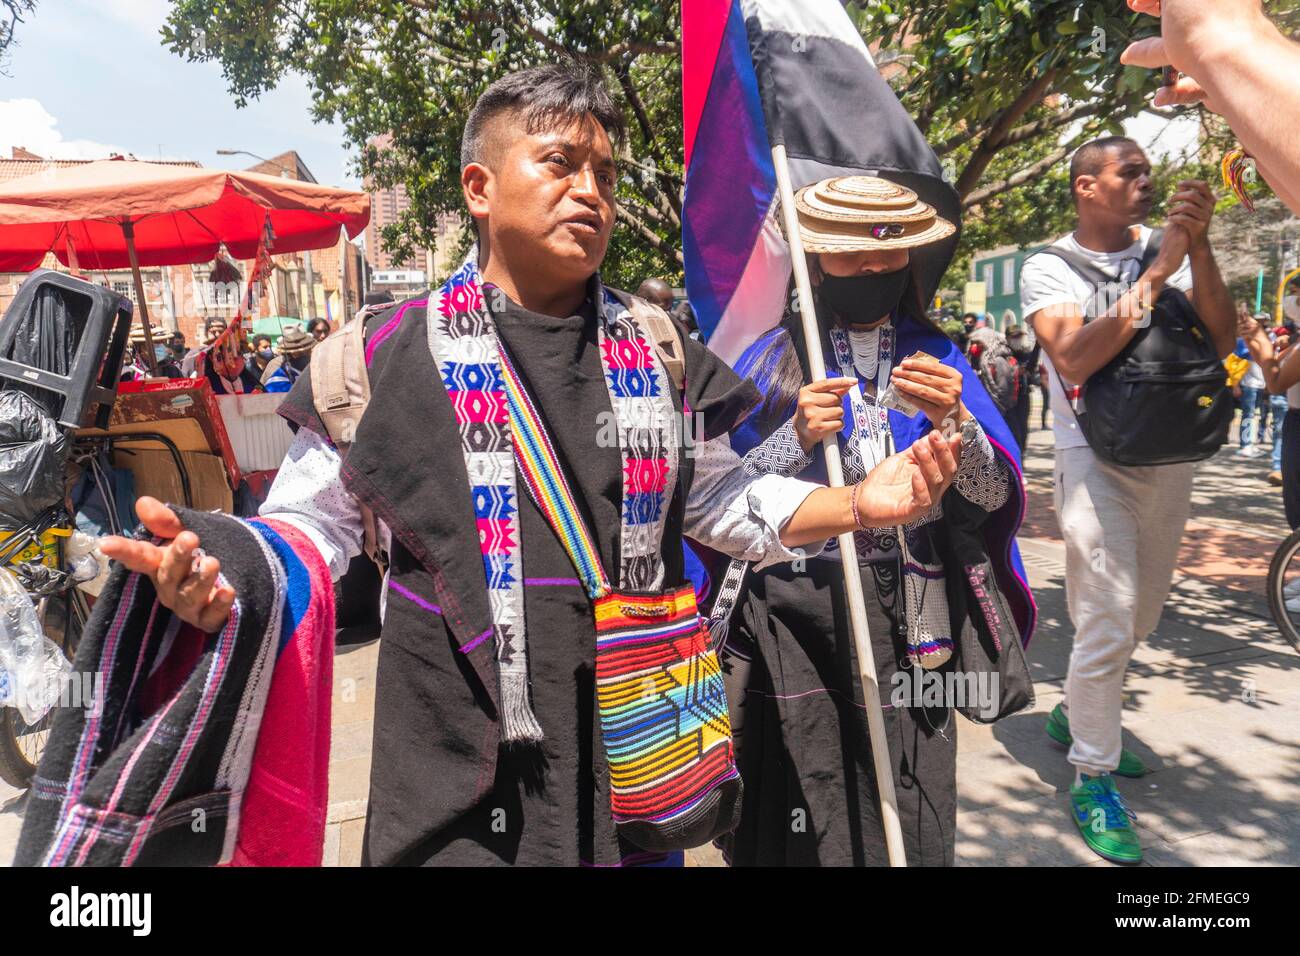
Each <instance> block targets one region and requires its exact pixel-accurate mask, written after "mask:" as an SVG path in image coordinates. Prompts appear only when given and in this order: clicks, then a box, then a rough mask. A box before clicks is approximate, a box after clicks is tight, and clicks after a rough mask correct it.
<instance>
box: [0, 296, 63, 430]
mask: <svg viewBox="0 0 1300 956" xmlns="http://www.w3.org/2000/svg"><path fill="white" fill-rule="evenodd" d="M6 319H7V320H9V321H12V322H17V323H19V324H18V328H17V330H16V334H15V335H14V339H13V343H12V344H11V345H10V348H9V354H8V355H5V356H4V357H5V358H7V359H9V360H10V361H13V362H18V363H20V364H22V365H28V366H30V367H32V368H39V369H42V370H44V371H46V372H54V373H55V374H57V375H67V374H69V371H70V370H71V368H72V360H73V357H74V355H75V353H76V349H77V323H76V320H75V319H74V318H73V316H72V313H71V312H70V311H69V309H68V303H67V301H66V300H65V299H64V297H63V295H62V293H61V292H60V290H59V289H56V288H47V289H39V290H38V291H37V292H36V298H35V299H34V300H33V302H32V305H31V308H30V309H29V311H28V312H27V314H25V315H6ZM9 388H12V389H15V390H17V391H21V392H26V393H27V394H28V395H31V396H32V397H33V398H35V399H36V401H37V402H38V403H39V404H40V406H41V407H42V408H43V409H45V411H47V412H48V413H49V414H51V415H58V414H59V412H60V411H61V410H62V407H63V396H61V395H59V394H57V393H55V392H51V391H49V390H48V389H44V388H40V387H38V386H35V385H23V384H21V383H13V384H11V385H10V386H9Z"/></svg>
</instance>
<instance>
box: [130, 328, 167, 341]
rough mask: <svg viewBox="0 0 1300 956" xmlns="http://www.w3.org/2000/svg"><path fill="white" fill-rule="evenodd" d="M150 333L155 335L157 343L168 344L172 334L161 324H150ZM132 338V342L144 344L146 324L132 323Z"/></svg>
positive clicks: (154, 338)
mask: <svg viewBox="0 0 1300 956" xmlns="http://www.w3.org/2000/svg"><path fill="white" fill-rule="evenodd" d="M149 334H150V335H151V336H152V337H153V341H154V344H155V345H166V344H167V343H168V342H169V341H171V335H170V334H169V333H168V332H166V331H165V330H164V329H163V327H162V326H161V325H151V326H149ZM130 338H131V342H132V344H135V345H143V344H144V326H142V325H132V326H131V336H130Z"/></svg>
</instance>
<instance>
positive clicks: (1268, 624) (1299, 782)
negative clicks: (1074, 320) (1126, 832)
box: [957, 430, 1300, 866]
mask: <svg viewBox="0 0 1300 956" xmlns="http://www.w3.org/2000/svg"><path fill="white" fill-rule="evenodd" d="M1234 434H1235V430H1234ZM1029 445H1030V448H1029V454H1028V456H1027V462H1026V468H1025V473H1026V482H1027V486H1028V490H1029V492H1030V520H1029V521H1028V522H1027V527H1026V532H1027V533H1026V534H1025V535H1022V537H1021V539H1020V544H1021V549H1022V551H1023V553H1024V555H1025V563H1026V565H1027V567H1028V569H1029V573H1030V582H1031V584H1032V585H1033V586H1034V593H1035V597H1036V598H1037V601H1038V605H1039V612H1040V615H1041V616H1040V623H1039V629H1038V633H1037V636H1036V637H1035V639H1034V641H1033V644H1032V645H1031V647H1030V653H1029V662H1030V667H1031V669H1032V671H1033V675H1034V681H1035V686H1036V691H1037V697H1038V701H1037V705H1036V706H1035V708H1034V710H1033V711H1032V712H1030V713H1025V714H1018V715H1016V716H1014V717H1011V718H1009V719H1007V720H1004V721H1001V722H999V723H998V724H997V725H995V726H993V727H977V726H975V725H973V724H969V723H966V722H963V723H962V725H961V728H960V731H959V736H958V766H957V784H958V797H959V800H958V825H957V858H958V862H959V863H960V864H963V865H969V866H980V865H1013V866H1025V865H1031V866H1033V865H1050V866H1062V865H1066V866H1068V865H1099V866H1106V865H1109V864H1107V863H1105V862H1104V861H1102V860H1100V859H1099V858H1097V857H1096V856H1095V855H1093V854H1092V853H1091V851H1089V850H1088V849H1087V847H1086V846H1085V845H1084V843H1083V840H1082V839H1081V838H1080V836H1079V834H1078V831H1077V830H1076V829H1075V827H1074V824H1073V822H1072V821H1071V820H1070V818H1069V815H1068V806H1069V798H1068V786H1069V784H1070V782H1071V781H1072V779H1073V773H1072V771H1071V770H1070V768H1069V766H1068V765H1067V764H1066V762H1065V748H1064V747H1061V746H1059V745H1058V744H1056V743H1054V742H1053V741H1051V740H1050V739H1049V738H1048V737H1047V736H1046V734H1044V733H1043V723H1044V721H1045V720H1046V716H1047V713H1048V712H1049V711H1050V710H1051V709H1052V708H1053V707H1055V706H1056V704H1057V703H1058V702H1059V701H1060V699H1061V691H1062V686H1063V684H1064V679H1065V674H1066V667H1067V664H1068V661H1069V654H1070V638H1071V630H1070V624H1069V616H1068V614H1067V613H1066V607H1065V590H1064V572H1065V568H1064V545H1063V544H1062V542H1061V540H1060V531H1059V529H1058V528H1057V526H1056V519H1055V515H1054V514H1053V513H1052V451H1051V447H1050V436H1049V435H1048V433H1047V432H1034V433H1032V434H1031V436H1030V442H1029ZM1235 451H1236V446H1235V445H1230V446H1228V447H1226V448H1225V449H1223V450H1222V451H1221V452H1220V453H1219V454H1218V455H1217V456H1215V457H1214V458H1212V459H1210V460H1209V461H1206V462H1204V463H1202V464H1201V465H1199V466H1198V470H1197V476H1196V485H1195V492H1194V495H1193V511H1192V519H1191V521H1190V522H1189V524H1188V529H1187V535H1186V537H1185V539H1184V542H1183V547H1182V550H1181V552H1180V556H1179V569H1178V573H1177V574H1176V576H1175V579H1174V590H1173V593H1172V594H1171V596H1170V599H1169V602H1168V604H1167V605H1166V607H1165V613H1164V617H1163V619H1162V620H1161V623H1160V626H1159V628H1157V630H1156V632H1155V634H1153V635H1152V636H1151V637H1150V638H1149V639H1148V640H1147V641H1146V642H1145V643H1144V644H1143V645H1142V646H1141V647H1139V648H1138V650H1137V653H1136V654H1135V655H1134V661H1133V664H1132V666H1131V667H1130V669H1129V674H1128V681H1127V684H1126V687H1125V693H1126V696H1125V704H1124V707H1125V712H1124V727H1125V734H1124V737H1125V740H1124V745H1125V746H1126V747H1128V748H1130V749H1132V750H1133V751H1135V752H1136V753H1137V754H1138V755H1139V756H1141V757H1142V758H1143V760H1144V761H1145V762H1146V763H1147V764H1148V765H1149V766H1151V767H1154V768H1156V769H1155V772H1154V773H1151V774H1150V775H1148V776H1147V777H1144V778H1143V779H1141V780H1123V779H1120V780H1118V781H1117V783H1118V785H1119V788H1120V791H1121V792H1122V793H1123V794H1124V796H1125V798H1126V799H1127V800H1128V802H1129V804H1130V805H1131V807H1132V808H1133V810H1134V811H1135V812H1136V813H1137V814H1138V830H1139V833H1140V835H1141V837H1142V846H1143V848H1144V850H1145V851H1146V853H1145V856H1146V861H1145V862H1146V863H1147V864H1148V865H1151V866H1189V865H1190V866H1200V865H1212V864H1238V865H1252V864H1271V865H1282V864H1285V865H1296V864H1300V812H1297V808H1300V653H1297V652H1296V650H1295V649H1294V648H1292V647H1291V645H1289V644H1287V643H1286V642H1285V641H1283V640H1282V638H1281V637H1280V636H1279V635H1278V633H1277V631H1276V628H1275V627H1274V625H1273V623H1272V621H1271V619H1270V618H1269V615H1268V607H1267V604H1266V603H1265V600H1264V597H1263V594H1264V579H1265V576H1266V575H1267V573H1268V563H1269V560H1270V559H1271V557H1272V554H1273V551H1274V549H1275V548H1276V547H1277V545H1278V544H1279V543H1280V542H1281V540H1282V539H1283V538H1284V537H1285V533H1286V528H1285V521H1284V519H1283V517H1282V504H1281V495H1280V492H1279V490H1278V489H1277V488H1274V487H1272V486H1270V485H1268V484H1267V483H1266V482H1265V480H1264V478H1265V476H1266V474H1267V472H1268V470H1269V466H1268V460H1267V459H1241V458H1237V457H1235V456H1234V452H1235Z"/></svg>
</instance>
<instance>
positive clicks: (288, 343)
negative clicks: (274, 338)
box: [262, 325, 316, 392]
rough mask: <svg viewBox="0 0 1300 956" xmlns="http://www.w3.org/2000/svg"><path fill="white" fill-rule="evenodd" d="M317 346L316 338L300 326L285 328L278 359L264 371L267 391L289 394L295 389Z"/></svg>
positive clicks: (277, 351)
mask: <svg viewBox="0 0 1300 956" xmlns="http://www.w3.org/2000/svg"><path fill="white" fill-rule="evenodd" d="M315 345H316V338H315V336H312V335H309V334H308V333H306V332H304V331H303V330H302V328H301V327H300V326H297V325H287V326H285V328H284V332H283V333H281V335H280V341H279V342H278V343H276V346H275V351H276V353H277V354H276V357H275V358H273V359H271V361H270V362H268V363H267V365H266V368H265V369H264V370H263V371H262V385H263V386H264V387H265V388H266V390H267V391H268V392H287V391H289V389H291V388H293V383H294V382H296V381H297V380H298V376H299V375H301V374H302V372H303V370H304V369H305V368H306V367H307V366H308V365H310V364H311V350H312V348H313V347H314V346H315Z"/></svg>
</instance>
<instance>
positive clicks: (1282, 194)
mask: <svg viewBox="0 0 1300 956" xmlns="http://www.w3.org/2000/svg"><path fill="white" fill-rule="evenodd" d="M1255 171H1256V172H1258V173H1259V175H1260V178H1262V179H1263V180H1264V182H1266V183H1268V186H1269V188H1270V189H1272V190H1273V193H1274V195H1276V196H1277V198H1278V199H1280V200H1282V202H1283V203H1285V204H1286V206H1287V208H1288V209H1290V210H1292V211H1293V212H1300V182H1296V183H1292V184H1291V185H1287V183H1286V181H1285V180H1284V179H1282V177H1281V176H1278V175H1275V174H1274V172H1273V171H1272V170H1271V169H1269V168H1268V167H1267V166H1265V165H1264V164H1263V163H1261V162H1260V161H1259V159H1258V158H1256V159H1255Z"/></svg>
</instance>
